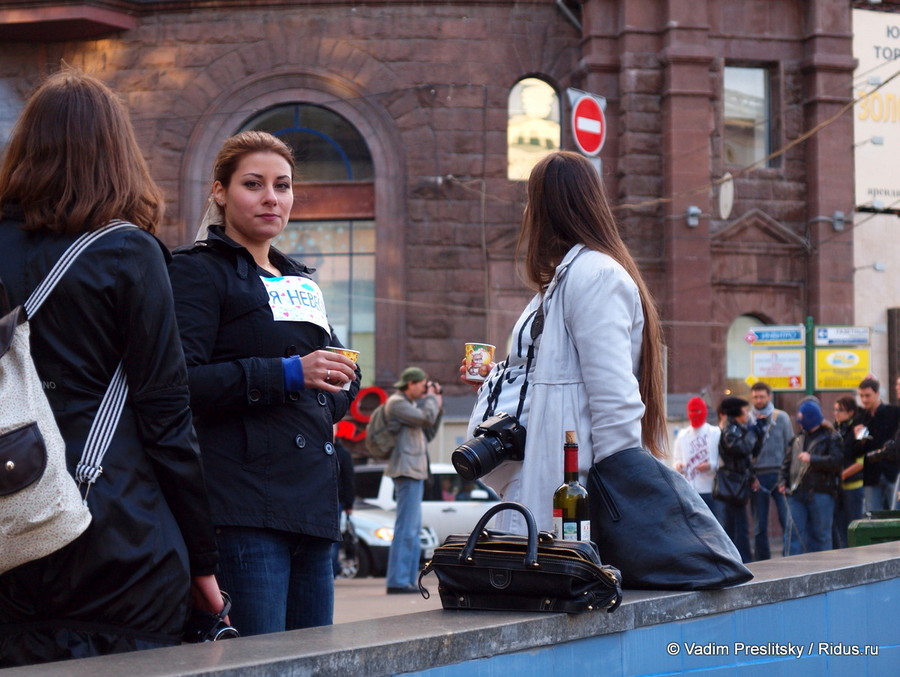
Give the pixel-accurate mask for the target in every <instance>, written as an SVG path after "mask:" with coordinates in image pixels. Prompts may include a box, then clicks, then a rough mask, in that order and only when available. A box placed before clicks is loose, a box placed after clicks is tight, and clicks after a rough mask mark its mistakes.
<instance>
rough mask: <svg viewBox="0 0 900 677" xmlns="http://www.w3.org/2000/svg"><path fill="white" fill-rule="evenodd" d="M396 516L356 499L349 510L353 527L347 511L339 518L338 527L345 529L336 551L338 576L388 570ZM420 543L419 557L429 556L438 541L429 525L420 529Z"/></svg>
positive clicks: (424, 558)
mask: <svg viewBox="0 0 900 677" xmlns="http://www.w3.org/2000/svg"><path fill="white" fill-rule="evenodd" d="M396 516H397V514H396V512H395V511H394V510H382V509H381V508H379V507H377V506H374V505H372V504H369V503H366V502H365V501H357V502H356V504H355V505H354V506H353V512H351V513H350V524H351V525H352V530H348V528H347V525H346V521H345V520H346V515H345V516H344V517H343V518H342V520H341V530H342V531H343V532H344V542H343V543H342V544H341V549H340V551H339V553H338V563H339V565H340V573H339V576H340V577H341V578H365V577H366V576H384V575H385V573H387V560H388V552H389V550H390V547H391V541H392V540H393V538H394V521H395V519H396ZM354 536H355V541H354ZM419 544H420V545H421V546H422V559H423V560H429V559H431V556H432V555H433V554H434V549H435V547H436V546H437V544H438V539H437V534H435V533H434V530H433V529H431V528H430V527H426V526H423V527H422V530H421V531H420V532H419Z"/></svg>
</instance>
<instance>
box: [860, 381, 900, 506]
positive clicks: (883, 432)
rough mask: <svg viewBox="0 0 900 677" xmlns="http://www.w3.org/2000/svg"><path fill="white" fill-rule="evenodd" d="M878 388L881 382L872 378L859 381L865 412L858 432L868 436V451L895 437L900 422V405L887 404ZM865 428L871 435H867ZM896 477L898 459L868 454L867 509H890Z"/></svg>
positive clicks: (865, 472) (880, 446)
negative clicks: (899, 406)
mask: <svg viewBox="0 0 900 677" xmlns="http://www.w3.org/2000/svg"><path fill="white" fill-rule="evenodd" d="M879 387H880V386H879V383H878V381H877V380H876V379H875V378H872V377H869V378H865V379H863V380H862V381H861V382H860V384H859V388H858V391H857V392H858V394H859V401H860V403H861V404H862V406H863V409H865V412H864V413H863V416H862V419H861V422H860V424H859V425H857V426H856V428H855V432H856V434H857V437H858V438H859V437H868V439H867V440H865V444H864V445H863V451H866V452H869V451H875V450H876V449H881V448H882V447H883V446H884V444H885V442H887V441H888V440H890V439H892V438H893V437H894V435H895V434H896V433H897V428H898V424H900V408H898V407H895V406H893V405H890V404H884V403H883V402H882V401H881V397H880V395H879V394H878V390H879ZM866 428H867V429H868V435H865V430H864V429H866ZM896 480H897V463H896V461H891V460H890V459H884V460H879V459H877V458H874V459H872V458H868V457H867V458H866V460H865V466H864V467H863V484H864V485H865V495H866V497H865V509H866V510H867V511H869V510H889V509H890V507H891V505H892V503H893V500H892V499H893V496H892V494H893V489H894V482H895V481H896Z"/></svg>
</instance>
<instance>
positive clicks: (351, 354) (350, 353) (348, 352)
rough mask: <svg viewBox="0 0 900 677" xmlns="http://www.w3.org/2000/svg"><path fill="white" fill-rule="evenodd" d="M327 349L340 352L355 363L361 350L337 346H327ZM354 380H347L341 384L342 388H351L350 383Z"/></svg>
mask: <svg viewBox="0 0 900 677" xmlns="http://www.w3.org/2000/svg"><path fill="white" fill-rule="evenodd" d="M325 350H330V351H331V352H333V353H338V354H340V355H343V356H344V357H346V358H347V359H349V360H350V361H351V362H353V364H356V361H357V360H358V359H359V351H358V350H350V348H338V347H337V346H327V347H326V348H325ZM351 383H353V381H347V382H346V383H345V384H344V385H343V386H341V389H342V390H350V384H351Z"/></svg>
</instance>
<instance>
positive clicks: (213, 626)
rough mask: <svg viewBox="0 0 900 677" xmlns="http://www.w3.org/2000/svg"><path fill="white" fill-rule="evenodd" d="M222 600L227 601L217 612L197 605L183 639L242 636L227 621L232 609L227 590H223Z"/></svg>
mask: <svg viewBox="0 0 900 677" xmlns="http://www.w3.org/2000/svg"><path fill="white" fill-rule="evenodd" d="M222 600H223V601H224V602H225V606H224V607H223V608H222V610H221V611H220V612H219V613H217V614H211V613H209V612H207V611H202V610H200V609H198V608H196V607H194V608H193V609H191V615H190V617H189V618H188V622H187V624H186V625H185V627H184V635H183V636H182V640H183V641H185V642H191V643H197V642H216V641H218V640H220V639H233V638H235V637H240V636H241V633H239V632H238V631H237V630H236V629H235V628H233V627H232V626H230V625H228V623H226V622H225V617H226V616H227V615H228V612H229V611H231V597H229V596H228V593H227V592H224V591H222Z"/></svg>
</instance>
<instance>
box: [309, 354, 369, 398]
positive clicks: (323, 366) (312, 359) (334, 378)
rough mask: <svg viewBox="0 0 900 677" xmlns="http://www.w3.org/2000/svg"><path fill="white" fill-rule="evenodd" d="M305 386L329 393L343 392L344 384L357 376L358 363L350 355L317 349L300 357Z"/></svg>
mask: <svg viewBox="0 0 900 677" xmlns="http://www.w3.org/2000/svg"><path fill="white" fill-rule="evenodd" d="M300 362H301V363H302V364H303V386H304V387H305V388H317V389H319V390H324V391H326V392H329V393H339V392H341V390H342V388H343V385H344V384H345V383H348V382H349V381H352V380H353V379H355V378H356V365H355V364H353V360H351V359H350V358H349V357H345V356H344V355H341V354H340V353H333V352H331V351H330V350H316V351H315V352H312V353H310V354H309V355H304V356H303V357H301V358H300Z"/></svg>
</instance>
